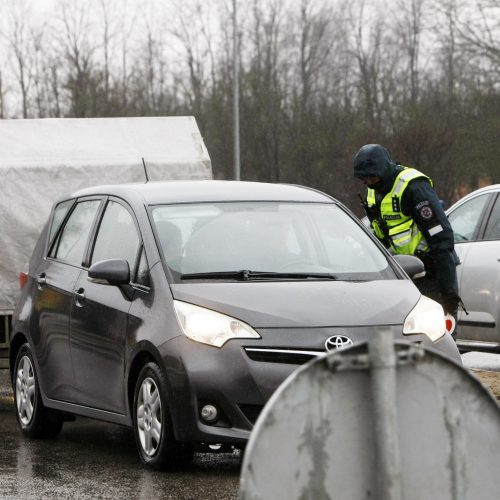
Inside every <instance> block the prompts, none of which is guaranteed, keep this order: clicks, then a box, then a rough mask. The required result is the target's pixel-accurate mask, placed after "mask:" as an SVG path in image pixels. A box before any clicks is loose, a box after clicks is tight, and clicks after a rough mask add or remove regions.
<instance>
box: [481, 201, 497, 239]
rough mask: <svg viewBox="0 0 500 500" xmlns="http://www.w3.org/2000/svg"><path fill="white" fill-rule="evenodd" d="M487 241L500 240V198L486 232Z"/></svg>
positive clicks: (494, 207)
mask: <svg viewBox="0 0 500 500" xmlns="http://www.w3.org/2000/svg"><path fill="white" fill-rule="evenodd" d="M484 239H485V240H500V198H498V197H497V199H496V201H495V205H494V206H493V210H492V211H491V215H490V219H489V220H488V225H487V226H486V230H485V232H484Z"/></svg>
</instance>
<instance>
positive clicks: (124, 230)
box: [92, 201, 140, 273]
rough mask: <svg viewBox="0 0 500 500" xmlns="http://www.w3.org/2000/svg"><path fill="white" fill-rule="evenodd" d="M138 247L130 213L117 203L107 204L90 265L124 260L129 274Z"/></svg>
mask: <svg viewBox="0 0 500 500" xmlns="http://www.w3.org/2000/svg"><path fill="white" fill-rule="evenodd" d="M139 246H140V238H139V235H138V234H137V229H136V227H135V224H134V219H133V218H132V216H131V215H130V212H129V211H128V210H127V209H126V208H125V207H124V206H123V205H120V204H119V203H116V202H114V201H110V202H108V205H107V206H106V211H105V212H104V215H103V218H102V221H101V224H100V227H99V232H98V233H97V239H96V242H95V246H94V252H93V255H92V264H94V263H95V262H98V261H100V260H107V259H125V260H127V261H128V265H129V267H130V271H131V273H132V272H133V270H134V269H135V262H136V259H137V254H138V251H139Z"/></svg>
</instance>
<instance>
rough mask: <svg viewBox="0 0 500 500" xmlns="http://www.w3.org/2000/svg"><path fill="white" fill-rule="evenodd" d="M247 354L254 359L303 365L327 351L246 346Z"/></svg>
mask: <svg viewBox="0 0 500 500" xmlns="http://www.w3.org/2000/svg"><path fill="white" fill-rule="evenodd" d="M245 352H246V354H247V356H248V357H249V358H250V359H251V360H253V361H263V362H266V363H287V364H293V365H303V364H304V363H307V362H308V361H310V360H311V359H314V358H317V357H318V356H321V355H323V354H325V351H315V350H304V349H300V350H299V349H276V348H273V347H245Z"/></svg>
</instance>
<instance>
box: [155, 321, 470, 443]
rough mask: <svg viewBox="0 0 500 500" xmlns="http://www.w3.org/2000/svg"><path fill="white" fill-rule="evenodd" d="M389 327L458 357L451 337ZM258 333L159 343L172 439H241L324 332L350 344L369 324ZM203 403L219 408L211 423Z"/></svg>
mask: <svg viewBox="0 0 500 500" xmlns="http://www.w3.org/2000/svg"><path fill="white" fill-rule="evenodd" d="M390 328H391V329H392V331H393V334H394V338H395V340H402V339H404V340H410V341H415V342H417V343H419V344H422V345H425V346H426V347H432V348H434V349H436V350H438V351H440V352H441V353H442V354H445V355H448V356H450V357H453V355H454V352H455V351H456V354H457V356H458V360H459V359H460V358H459V355H458V350H457V349H456V347H455V346H454V343H453V340H452V339H451V337H450V339H447V338H445V339H443V340H442V341H440V342H438V343H437V344H432V342H430V340H429V339H428V338H427V337H426V336H424V335H421V336H420V335H419V336H411V337H403V335H402V334H401V330H402V326H401V325H399V326H390ZM258 332H259V334H260V335H261V337H262V338H261V339H241V340H239V339H233V340H230V341H229V342H227V343H226V344H225V345H224V346H222V347H221V348H216V347H211V346H208V345H205V344H201V343H198V342H195V341H192V340H190V339H188V338H187V337H184V336H179V337H176V338H174V339H172V340H171V341H169V342H167V343H165V344H164V345H163V346H161V349H160V352H161V355H162V357H163V361H164V368H165V371H166V373H167V379H168V381H169V403H170V413H171V416H172V421H173V425H174V433H175V437H176V439H178V440H179V441H190V442H204V443H244V442H246V441H247V440H248V438H249V436H250V432H251V430H252V428H253V425H254V423H255V421H256V419H257V417H258V415H259V413H260V411H261V410H262V408H263V406H264V405H265V404H266V402H267V401H268V400H269V398H270V397H271V395H272V394H273V393H274V391H275V390H276V389H277V388H278V386H279V385H280V384H281V383H282V382H283V381H284V380H285V379H286V378H287V377H288V376H289V375H290V374H291V373H292V372H293V371H294V370H295V369H297V368H298V367H299V366H301V365H302V364H304V363H306V362H307V361H309V360H310V359H313V358H315V357H317V356H321V355H323V354H325V353H326V350H325V342H326V340H327V339H328V338H329V337H331V336H334V335H344V336H348V337H349V338H351V339H352V340H353V342H354V343H357V342H362V341H366V340H368V339H369V337H370V333H371V332H373V327H349V328H296V329H280V328H273V329H260V330H258ZM449 342H451V345H450V344H449ZM455 361H457V359H455ZM206 404H210V405H213V406H215V407H216V408H217V409H218V410H219V419H218V420H217V421H215V422H214V423H212V424H208V423H207V422H205V421H203V419H202V418H201V409H202V407H203V406H204V405H206Z"/></svg>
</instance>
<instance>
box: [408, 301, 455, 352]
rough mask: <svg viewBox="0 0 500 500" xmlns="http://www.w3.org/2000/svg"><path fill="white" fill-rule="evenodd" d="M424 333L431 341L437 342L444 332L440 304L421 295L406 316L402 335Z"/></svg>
mask: <svg viewBox="0 0 500 500" xmlns="http://www.w3.org/2000/svg"><path fill="white" fill-rule="evenodd" d="M422 333H425V335H427V336H428V337H429V338H430V339H431V340H432V342H437V341H438V340H439V339H440V338H442V337H443V336H444V334H445V333H446V325H445V320H444V311H443V308H442V307H441V305H440V304H438V303H437V302H436V301H434V300H432V299H429V297H426V296H425V295H422V296H421V297H420V299H419V301H418V302H417V305H416V306H415V307H414V308H413V309H412V310H411V312H410V314H408V316H406V319H405V322H404V325H403V334H404V335H418V334H422Z"/></svg>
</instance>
